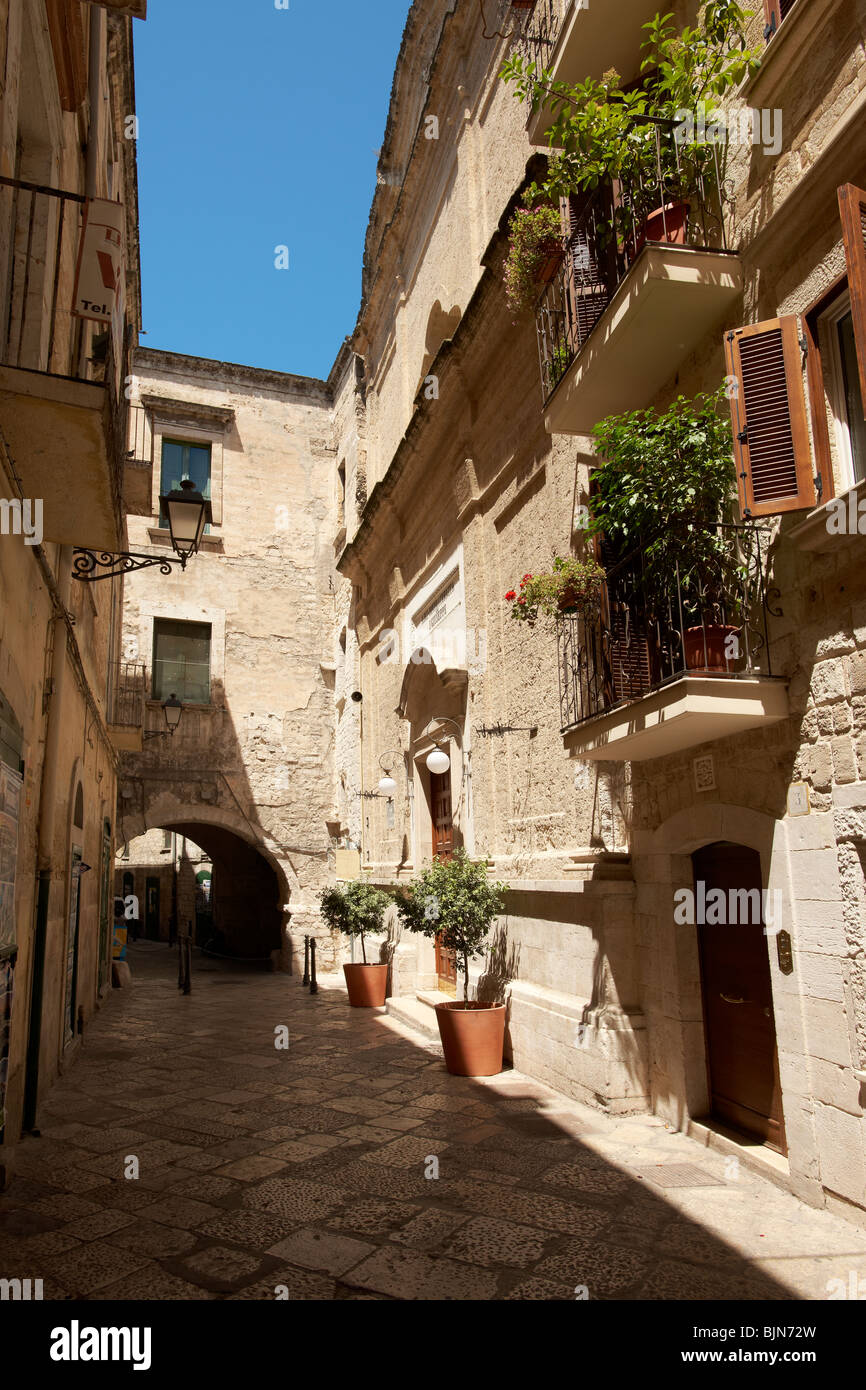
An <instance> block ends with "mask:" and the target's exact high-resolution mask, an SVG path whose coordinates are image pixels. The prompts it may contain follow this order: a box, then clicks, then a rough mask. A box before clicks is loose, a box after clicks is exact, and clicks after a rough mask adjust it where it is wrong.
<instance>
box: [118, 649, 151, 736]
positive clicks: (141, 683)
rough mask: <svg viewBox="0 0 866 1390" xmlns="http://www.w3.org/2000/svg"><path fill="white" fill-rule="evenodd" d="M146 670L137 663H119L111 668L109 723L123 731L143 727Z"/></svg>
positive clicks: (142, 665) (140, 663) (141, 664)
mask: <svg viewBox="0 0 866 1390" xmlns="http://www.w3.org/2000/svg"><path fill="white" fill-rule="evenodd" d="M146 700H147V668H146V666H145V665H144V664H143V663H142V662H139V661H121V662H119V663H118V664H117V665H115V666H114V667H113V668H112V672H111V695H110V701H109V708H110V710H111V719H110V722H111V723H112V724H114V725H117V726H118V727H119V728H123V729H141V728H143V727H144V706H145V701H146Z"/></svg>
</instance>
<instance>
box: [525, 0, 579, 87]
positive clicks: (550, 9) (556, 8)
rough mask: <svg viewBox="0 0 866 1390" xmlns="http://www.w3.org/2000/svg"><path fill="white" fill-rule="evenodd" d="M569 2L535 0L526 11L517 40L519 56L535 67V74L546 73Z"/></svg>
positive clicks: (568, 0) (565, 0)
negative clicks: (522, 26) (521, 30)
mask: <svg viewBox="0 0 866 1390" xmlns="http://www.w3.org/2000/svg"><path fill="white" fill-rule="evenodd" d="M569 3H570V0H536V3H535V5H534V6H533V7H532V9H531V10H529V9H527V11H526V19H525V22H524V28H523V32H522V34H521V36H520V39H519V40H518V44H517V46H518V49H519V50H520V55H521V57H522V58H524V59H525V60H526V61H527V62H528V63H533V64H534V65H535V70H536V72H543V71H547V69H548V68H549V67H550V58H551V54H552V53H553V50H554V48H555V47H556V41H557V39H558V38H559V33H560V30H561V28H562V21H563V18H564V17H565V12H566V10H567V9H568V6H569Z"/></svg>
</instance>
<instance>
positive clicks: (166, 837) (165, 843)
mask: <svg viewBox="0 0 866 1390" xmlns="http://www.w3.org/2000/svg"><path fill="white" fill-rule="evenodd" d="M171 841H172V832H171V831H170V830H164V831H163V832H162V853H163V854H171Z"/></svg>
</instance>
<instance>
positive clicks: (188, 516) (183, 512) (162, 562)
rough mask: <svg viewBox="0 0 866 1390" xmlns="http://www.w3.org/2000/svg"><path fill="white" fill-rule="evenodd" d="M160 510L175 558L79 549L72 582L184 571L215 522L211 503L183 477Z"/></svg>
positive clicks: (73, 565)
mask: <svg viewBox="0 0 866 1390" xmlns="http://www.w3.org/2000/svg"><path fill="white" fill-rule="evenodd" d="M159 509H160V515H161V517H162V519H163V521H167V522H168V532H169V536H170V537H171V548H172V550H173V551H174V556H169V555H136V554H133V553H130V552H128V551H122V552H121V553H120V554H113V553H112V552H111V551H108V550H102V551H99V552H98V553H97V552H96V551H93V550H76V551H75V553H74V555H73V559H72V577H73V579H79V580H81V582H82V584H95V583H96V582H97V581H98V580H100V579H113V578H114V577H115V575H118V574H131V573H132V572H133V571H134V570H146V569H152V568H158V569H159V572H160V574H171V572H172V568H173V567H174V566H175V565H180V567H181V569H182V570H185V569H186V563H187V560H189V559H190V557H191V556H193V555H197V554H198V551H199V547H200V546H201V540H202V536H203V535H204V530H205V527H206V526H207V525H208V524H209V523H210V522H211V521H212V520H213V515H212V512H211V504H210V502H209V501H208V500H207V498H205V497H202V495H201V493H200V492H199V491H198V489H197V488H196V485H195V483H194V482H193V481H192V479H191V478H184V480H183V482H182V483H181V485H180V487H179V488H175V489H174V491H172V492H169V493H166V494H165V495H164V496H162V497H160V499H159Z"/></svg>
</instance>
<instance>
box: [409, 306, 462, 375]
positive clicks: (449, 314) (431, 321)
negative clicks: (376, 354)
mask: <svg viewBox="0 0 866 1390" xmlns="http://www.w3.org/2000/svg"><path fill="white" fill-rule="evenodd" d="M445 298H446V296H445V294H444V292H441V298H439V299H437V300H436V301H435V303H434V304H433V307H432V308H431V310H430V313H429V314H428V315H427V329H426V332H425V334H424V353H423V356H422V359H421V373H420V376H419V378H418V385H417V387H416V388H415V389H416V394H417V392H418V391H420V390H421V387H422V386H423V385H424V382H425V381H426V379H427V376H428V374H429V372H430V368H431V367H432V365H433V363H434V361H435V360H436V357H437V355H438V353H439V350H440V348H441V347H442V344H443V343H446V342H448V340H449V339H450V338H453V337H454V334H455V333H456V331H457V326H458V324H459V323H460V320H461V319H462V317H463V310H462V309H461V308H460V305H459V304H454V305H452V307H451V308H450V309H449V310H445V309H444V308H443V305H442V300H443V299H445ZM446 302H447V300H446Z"/></svg>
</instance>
